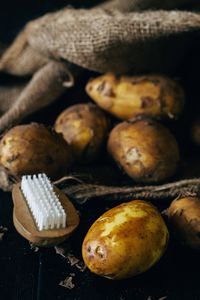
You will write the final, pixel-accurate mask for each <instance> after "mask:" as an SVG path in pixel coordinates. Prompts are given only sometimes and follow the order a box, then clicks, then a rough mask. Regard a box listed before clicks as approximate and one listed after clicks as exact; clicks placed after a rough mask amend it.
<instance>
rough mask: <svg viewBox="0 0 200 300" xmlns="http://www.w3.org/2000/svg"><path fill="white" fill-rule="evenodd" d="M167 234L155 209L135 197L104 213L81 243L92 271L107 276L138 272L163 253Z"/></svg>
mask: <svg viewBox="0 0 200 300" xmlns="http://www.w3.org/2000/svg"><path fill="white" fill-rule="evenodd" d="M168 238H169V233H168V230H167V227H166V225H165V223H164V221H163V219H162V217H161V215H160V213H159V212H158V210H157V209H156V208H155V207H154V206H153V205H151V204H150V203H148V202H145V201H141V200H134V201H131V202H129V203H123V204H121V205H119V206H116V207H114V208H112V209H110V210H109V211H107V212H106V213H104V214H103V215H102V216H101V217H100V218H99V219H97V220H96V222H95V223H94V224H93V225H92V226H91V228H90V229H89V231H88V233H87V235H86V237H85V239H84V241H83V245H82V255H83V259H84V261H85V264H86V265H87V267H88V268H89V269H90V271H91V272H93V273H96V274H97V275H100V276H104V277H107V278H109V279H124V278H128V277H131V276H135V275H138V274H140V273H142V272H145V271H146V270H148V269H149V268H150V267H151V266H153V265H154V264H155V263H156V262H157V261H158V260H159V259H160V257H161V256H162V255H163V253H164V251H165V249H166V247H167V243H168Z"/></svg>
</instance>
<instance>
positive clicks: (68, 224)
mask: <svg viewBox="0 0 200 300" xmlns="http://www.w3.org/2000/svg"><path fill="white" fill-rule="evenodd" d="M12 196H13V202H14V210H13V220H14V225H15V227H16V229H17V231H18V232H19V233H20V234H21V235H22V236H23V237H25V238H26V239H28V240H29V241H31V242H32V243H33V244H35V245H38V246H50V245H56V244H58V243H61V242H62V241H64V240H65V239H66V238H67V237H68V236H69V235H71V233H72V232H73V231H74V230H75V229H76V227H77V226H78V224H79V217H78V214H77V212H76V209H75V208H74V206H73V204H72V203H71V202H70V201H69V199H68V197H67V196H66V195H65V194H64V193H63V192H62V191H60V190H59V189H57V188H56V187H55V186H53V185H52V184H51V182H50V180H49V179H48V178H47V176H46V175H45V174H39V175H37V176H36V175H33V176H29V175H28V176H23V177H22V181H21V183H19V184H15V185H14V187H13V191H12Z"/></svg>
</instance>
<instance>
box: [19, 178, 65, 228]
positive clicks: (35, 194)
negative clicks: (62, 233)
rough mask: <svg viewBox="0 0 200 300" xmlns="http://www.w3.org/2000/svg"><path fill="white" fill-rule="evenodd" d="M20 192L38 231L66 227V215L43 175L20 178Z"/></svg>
mask: <svg viewBox="0 0 200 300" xmlns="http://www.w3.org/2000/svg"><path fill="white" fill-rule="evenodd" d="M21 190H22V193H23V195H24V197H25V199H26V201H27V204H28V206H29V209H30V210H31V213H32V215H33V218H34V220H35V223H36V224H37V228H38V230H47V229H55V228H65V227H66V213H65V211H64V209H63V207H62V205H61V203H60V201H59V199H58V197H57V196H56V194H55V192H54V190H53V186H52V184H51V182H50V180H49V179H48V177H47V176H46V175H45V174H38V175H32V176H31V175H28V176H22V181H21Z"/></svg>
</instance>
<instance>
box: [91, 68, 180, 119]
mask: <svg viewBox="0 0 200 300" xmlns="http://www.w3.org/2000/svg"><path fill="white" fill-rule="evenodd" d="M86 92H87V93H88V95H89V96H90V97H91V98H92V99H93V100H94V101H95V102H96V103H97V104H98V105H99V106H100V107H101V108H102V109H104V110H106V111H107V112H109V113H111V114H112V115H114V116H115V117H117V118H119V119H121V120H129V119H132V118H134V117H137V116H139V115H143V116H144V115H145V116H148V117H152V118H157V119H163V118H167V119H169V118H170V119H174V118H177V117H178V116H179V115H180V114H181V112H182V110H183V105H184V99H185V96H184V91H183V89H182V88H181V86H180V85H179V84H178V83H177V82H176V81H174V80H172V79H170V78H168V77H166V76H161V75H146V76H132V77H125V76H122V77H118V78H117V77H116V76H115V75H114V74H112V73H108V74H105V75H103V76H99V77H97V78H95V79H93V80H90V81H89V82H88V84H87V86H86Z"/></svg>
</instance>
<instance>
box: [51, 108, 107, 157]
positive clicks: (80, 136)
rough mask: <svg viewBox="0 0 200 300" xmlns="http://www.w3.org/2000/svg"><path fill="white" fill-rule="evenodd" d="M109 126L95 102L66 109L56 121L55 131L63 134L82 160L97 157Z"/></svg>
mask: <svg viewBox="0 0 200 300" xmlns="http://www.w3.org/2000/svg"><path fill="white" fill-rule="evenodd" d="M108 128H109V120H108V118H107V117H106V115H105V114H104V112H103V111H102V110H101V109H100V108H98V107H97V106H96V105H94V104H77V105H73V106H71V107H70V108H68V109H66V110H64V111H63V112H62V113H61V114H60V115H59V116H58V118H57V120H56V122H55V131H56V132H58V133H61V134H62V135H63V138H64V139H65V140H66V141H67V142H68V143H69V145H70V146H71V147H72V149H73V153H74V154H75V155H76V157H77V158H78V159H79V160H80V161H81V162H91V161H93V160H94V159H96V158H97V156H98V154H99V152H100V150H101V146H102V144H103V142H104V140H105V138H106V136H107V135H108Z"/></svg>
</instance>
